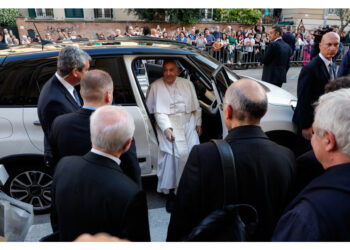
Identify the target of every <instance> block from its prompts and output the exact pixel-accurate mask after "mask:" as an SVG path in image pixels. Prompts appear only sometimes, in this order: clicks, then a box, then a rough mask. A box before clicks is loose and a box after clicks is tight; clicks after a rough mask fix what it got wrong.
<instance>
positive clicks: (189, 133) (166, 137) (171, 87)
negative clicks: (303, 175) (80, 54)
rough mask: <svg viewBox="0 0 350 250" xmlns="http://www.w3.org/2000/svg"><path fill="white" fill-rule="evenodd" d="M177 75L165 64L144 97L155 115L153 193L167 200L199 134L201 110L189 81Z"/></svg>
mask: <svg viewBox="0 0 350 250" xmlns="http://www.w3.org/2000/svg"><path fill="white" fill-rule="evenodd" d="M178 73H179V69H178V67H177V64H176V62H175V61H165V62H164V64H163V77H162V78H160V79H158V80H156V81H155V82H153V83H152V84H151V85H150V87H149V89H148V91H147V95H146V103H147V106H148V109H149V112H150V113H151V114H154V115H155V119H156V122H157V135H158V140H159V151H158V169H157V176H158V186H157V191H158V192H159V193H164V194H169V193H170V196H169V198H171V197H172V194H173V191H174V189H175V188H177V186H178V184H179V181H180V178H181V175H182V171H183V167H184V165H185V163H186V160H187V157H188V154H189V152H190V151H191V149H192V147H193V146H194V145H196V144H199V136H200V135H201V132H202V130H201V123H202V120H201V109H200V107H199V103H198V99H197V95H196V92H195V89H194V86H193V84H192V83H191V82H190V81H189V80H186V79H183V78H181V77H178ZM167 207H168V206H167ZM167 210H168V209H167Z"/></svg>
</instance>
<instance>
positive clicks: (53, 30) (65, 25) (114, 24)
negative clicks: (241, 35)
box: [16, 17, 250, 40]
mask: <svg viewBox="0 0 350 250" xmlns="http://www.w3.org/2000/svg"><path fill="white" fill-rule="evenodd" d="M34 21H35V24H36V26H37V28H38V30H39V32H40V35H41V36H42V37H43V38H44V37H45V34H46V33H50V34H51V37H52V38H53V39H54V40H55V39H57V38H58V31H59V30H64V31H65V32H67V31H73V30H74V31H76V32H77V34H80V35H81V36H82V37H87V38H89V39H94V38H96V36H95V34H96V33H101V32H102V33H103V34H104V35H105V36H106V37H107V36H108V35H110V33H111V32H114V31H115V29H120V30H121V32H122V34H124V32H125V26H126V25H127V24H131V25H133V27H134V28H135V26H139V27H144V26H148V27H149V28H156V27H157V25H158V24H159V25H160V27H161V29H162V30H163V28H166V30H167V31H168V32H169V31H173V30H176V28H177V27H180V26H182V25H179V24H168V23H158V22H157V23H146V22H130V21H129V22H126V21H110V20H101V21H93V22H92V21H75V20H74V21H55V20H52V21H51V20H34ZM16 22H17V27H18V33H19V36H20V38H22V35H28V32H27V31H28V30H29V29H33V30H34V31H35V33H37V32H36V29H35V27H34V25H33V20H32V19H30V18H25V17H17V19H16ZM216 25H219V26H220V29H221V30H223V29H225V28H226V27H227V26H228V25H230V26H231V27H232V29H234V30H236V31H237V30H238V29H239V26H240V25H239V24H230V23H218V24H217V23H199V24H196V25H195V26H196V29H200V30H201V31H203V30H204V28H206V27H208V28H209V29H214V27H215V26H216ZM21 26H23V29H21ZM185 28H186V30H191V28H192V25H185ZM244 28H245V29H246V28H247V29H248V28H250V26H244Z"/></svg>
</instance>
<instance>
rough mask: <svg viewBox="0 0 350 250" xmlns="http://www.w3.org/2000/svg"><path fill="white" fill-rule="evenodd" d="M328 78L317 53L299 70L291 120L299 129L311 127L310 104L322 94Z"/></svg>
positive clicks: (312, 112) (325, 68)
mask: <svg viewBox="0 0 350 250" xmlns="http://www.w3.org/2000/svg"><path fill="white" fill-rule="evenodd" d="M329 79H330V75H329V72H328V69H327V67H326V65H325V64H324V62H323V61H322V59H321V57H320V56H319V55H317V56H316V57H315V58H314V59H312V61H311V62H309V63H308V64H307V65H305V66H304V67H303V68H302V70H301V71H300V74H299V78H298V88H297V95H298V103H297V106H296V108H295V111H294V115H293V122H294V123H295V124H296V125H297V127H298V130H299V131H301V130H302V129H305V128H310V127H311V125H312V122H313V121H314V108H313V106H312V105H313V104H314V103H315V102H316V101H317V100H318V98H319V97H320V96H321V95H323V94H324V87H325V85H326V84H327V83H328V81H329Z"/></svg>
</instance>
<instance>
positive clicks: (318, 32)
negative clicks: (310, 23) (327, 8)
mask: <svg viewBox="0 0 350 250" xmlns="http://www.w3.org/2000/svg"><path fill="white" fill-rule="evenodd" d="M332 31H333V28H331V27H329V26H328V25H327V26H326V27H323V28H322V29H317V30H315V32H314V33H313V35H314V37H315V39H314V42H315V43H317V44H319V43H320V42H321V40H322V37H323V35H324V34H326V33H328V32H332Z"/></svg>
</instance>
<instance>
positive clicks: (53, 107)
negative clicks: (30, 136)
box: [38, 75, 79, 152]
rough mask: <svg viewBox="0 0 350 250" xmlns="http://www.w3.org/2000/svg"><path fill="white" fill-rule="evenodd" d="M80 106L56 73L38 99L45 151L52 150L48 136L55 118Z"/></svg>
mask: <svg viewBox="0 0 350 250" xmlns="http://www.w3.org/2000/svg"><path fill="white" fill-rule="evenodd" d="M78 108H79V106H78V104H77V103H76V101H75V100H74V98H73V96H72V95H71V94H70V93H69V92H68V90H67V89H66V88H65V87H64V86H63V85H62V83H61V82H60V81H59V80H58V79H57V77H56V76H55V75H54V76H53V77H51V78H50V79H49V80H48V81H47V82H46V83H45V85H44V87H43V89H42V90H41V92H40V96H39V101H38V116H39V120H40V124H41V127H42V129H43V131H44V148H45V152H48V151H51V149H50V145H49V142H48V138H49V135H50V131H51V125H52V123H53V121H54V119H55V118H56V117H57V116H59V115H62V114H66V113H71V112H74V111H76V110H77V109H78Z"/></svg>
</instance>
